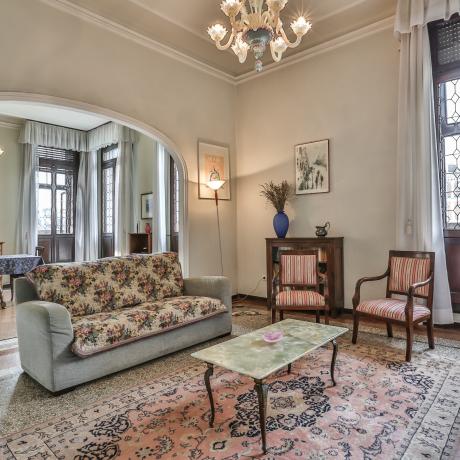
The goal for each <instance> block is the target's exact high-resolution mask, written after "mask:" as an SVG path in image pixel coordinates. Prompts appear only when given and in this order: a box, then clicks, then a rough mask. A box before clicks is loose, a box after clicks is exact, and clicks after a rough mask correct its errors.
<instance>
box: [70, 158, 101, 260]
mask: <svg viewBox="0 0 460 460" xmlns="http://www.w3.org/2000/svg"><path fill="white" fill-rule="evenodd" d="M97 153H98V152H97V150H93V151H91V152H81V154H80V167H79V170H78V184H77V201H76V209H75V213H76V216H75V260H76V261H77V262H81V261H84V260H96V259H97V258H98V257H99V213H98V208H97V204H98V186H97Z"/></svg>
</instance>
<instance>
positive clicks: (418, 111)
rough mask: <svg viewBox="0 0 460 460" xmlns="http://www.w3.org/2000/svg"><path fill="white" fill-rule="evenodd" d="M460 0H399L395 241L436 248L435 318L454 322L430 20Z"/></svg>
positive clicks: (456, 6) (446, 13)
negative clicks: (446, 246) (434, 97)
mask: <svg viewBox="0 0 460 460" xmlns="http://www.w3.org/2000/svg"><path fill="white" fill-rule="evenodd" d="M459 7H460V1H449V0H442V1H441V0H425V1H423V0H399V2H398V8H397V14H396V25H395V32H396V35H397V36H398V37H399V38H400V40H401V52H400V76H399V108H398V200H397V209H398V212H397V234H396V237H397V245H398V247H399V248H401V249H408V250H430V251H434V252H435V253H436V265H435V287H434V300H433V318H434V322H435V323H437V324H449V323H452V322H453V313H452V304H451V298H450V289H449V282H448V278H447V268H446V255H445V249H444V239H443V228H442V220H441V202H440V188H439V171H438V161H437V156H438V153H437V146H436V124H435V112H434V100H433V77H432V65H431V53H430V43H429V36H428V28H427V23H428V22H430V21H433V20H436V19H442V18H445V19H447V18H448V17H450V16H451V14H453V13H454V12H456V11H460V9H459Z"/></svg>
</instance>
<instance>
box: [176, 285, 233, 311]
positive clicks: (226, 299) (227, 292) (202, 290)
mask: <svg viewBox="0 0 460 460" xmlns="http://www.w3.org/2000/svg"><path fill="white" fill-rule="evenodd" d="M184 293H185V295H196V296H204V297H212V298H214V299H220V301H221V302H222V303H223V304H224V305H225V306H226V307H227V309H228V311H229V312H231V311H232V285H231V283H230V280H229V279H228V278H226V277H224V276H201V277H199V278H186V279H184Z"/></svg>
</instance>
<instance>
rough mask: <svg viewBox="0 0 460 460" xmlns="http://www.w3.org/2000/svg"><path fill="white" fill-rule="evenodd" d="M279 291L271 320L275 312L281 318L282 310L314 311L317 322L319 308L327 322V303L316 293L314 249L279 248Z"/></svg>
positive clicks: (316, 253)
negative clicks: (290, 249) (294, 249)
mask: <svg viewBox="0 0 460 460" xmlns="http://www.w3.org/2000/svg"><path fill="white" fill-rule="evenodd" d="M279 257H280V270H279V292H278V294H277V295H276V298H275V305H274V307H273V309H272V323H274V322H275V321H276V312H277V311H279V312H280V320H281V321H282V320H283V317H284V312H285V311H292V310H304V311H316V322H317V323H319V322H320V316H319V315H320V311H324V320H325V323H326V324H329V303H328V299H327V296H323V295H321V294H320V292H319V276H318V271H319V270H318V251H313V250H310V251H308V250H298V251H280V253H279Z"/></svg>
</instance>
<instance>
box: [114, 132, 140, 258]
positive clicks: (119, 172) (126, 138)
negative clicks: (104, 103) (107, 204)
mask: <svg viewBox="0 0 460 460" xmlns="http://www.w3.org/2000/svg"><path fill="white" fill-rule="evenodd" d="M118 129H119V141H118V152H119V153H118V159H117V166H116V172H115V232H114V238H115V255H116V256H120V255H126V254H127V253H128V233H132V232H134V230H135V217H136V210H135V201H134V200H135V186H134V172H135V155H134V143H133V140H132V139H133V137H132V135H131V134H133V133H131V131H132V130H130V129H129V128H125V127H123V126H119V127H118Z"/></svg>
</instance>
